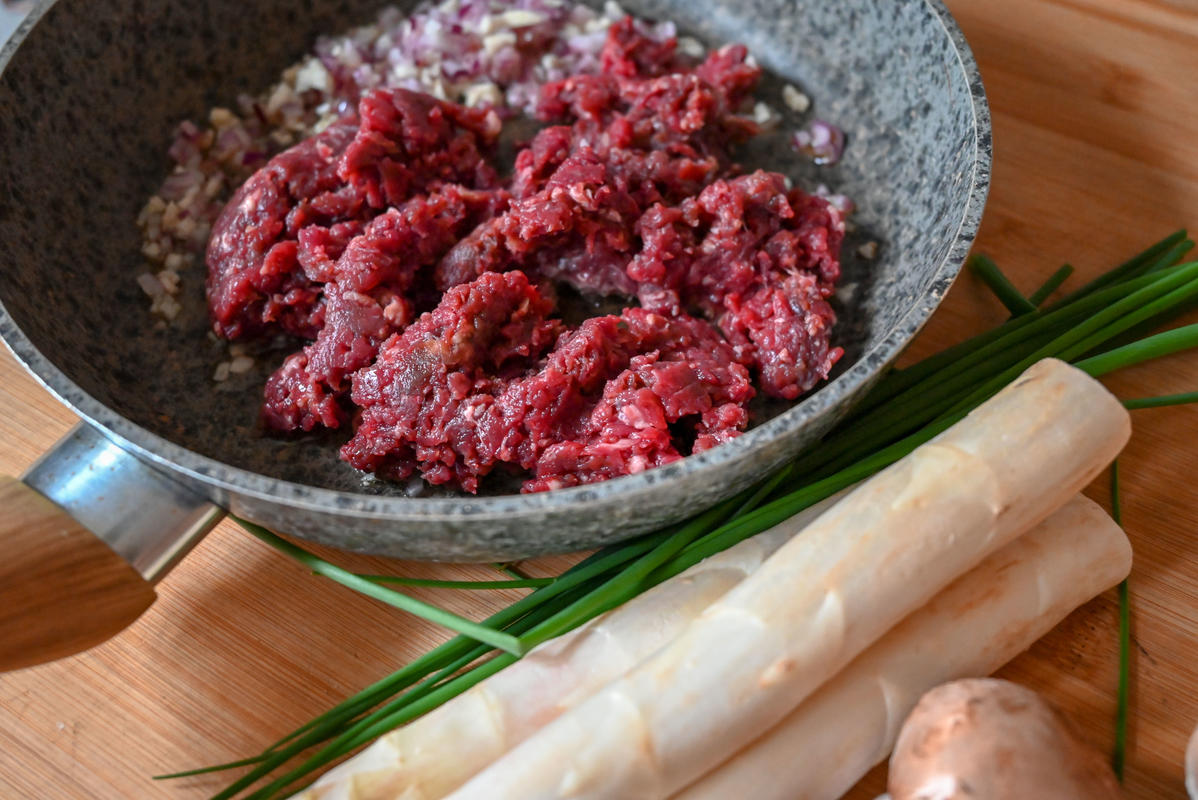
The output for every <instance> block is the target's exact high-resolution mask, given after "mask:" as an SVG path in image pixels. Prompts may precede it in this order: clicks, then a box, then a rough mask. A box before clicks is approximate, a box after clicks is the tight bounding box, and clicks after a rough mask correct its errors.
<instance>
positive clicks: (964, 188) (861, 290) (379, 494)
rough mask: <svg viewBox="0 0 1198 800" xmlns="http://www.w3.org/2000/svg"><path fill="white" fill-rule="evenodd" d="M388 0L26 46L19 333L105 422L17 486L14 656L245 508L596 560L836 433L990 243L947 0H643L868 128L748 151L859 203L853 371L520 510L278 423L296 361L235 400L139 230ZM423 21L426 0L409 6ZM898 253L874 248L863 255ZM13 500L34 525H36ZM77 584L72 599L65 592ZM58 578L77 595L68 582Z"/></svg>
mask: <svg viewBox="0 0 1198 800" xmlns="http://www.w3.org/2000/svg"><path fill="white" fill-rule="evenodd" d="M378 5H379V4H378V3H377V2H371V1H370V0H303V1H302V2H301V1H297V0H210V1H209V2H203V3H196V2H191V1H190V0H143V1H142V2H137V1H136V0H59V2H57V3H43V4H42V5H40V6H38V7H37V8H36V9H35V10H34V12H33V13H32V15H31V16H30V18H29V19H28V20H27V21H26V23H25V24H24V25H23V26H22V28H21V29H20V30H19V31H18V32H17V34H16V35H15V37H14V38H13V39H12V40H11V41H10V42H9V43H8V44H7V45H5V46H4V48H3V50H2V51H0V68H3V73H2V75H0V242H3V248H0V335H2V336H3V339H4V340H5V342H6V343H7V345H8V346H9V347H10V348H11V349H12V351H13V353H14V354H15V355H16V357H17V358H18V359H19V360H20V361H22V362H23V363H24V364H25V366H26V367H28V369H29V370H30V371H31V372H32V373H33V374H34V375H35V376H36V377H37V378H38V379H39V380H40V381H41V382H42V383H43V384H44V385H45V386H46V388H47V389H48V390H49V391H51V392H52V393H54V394H55V395H56V396H57V397H58V398H59V399H60V400H61V401H62V402H63V403H65V404H66V405H68V406H69V407H70V408H71V409H73V410H74V411H75V412H76V413H78V414H79V416H80V417H81V418H82V419H83V422H82V423H81V424H80V426H79V427H77V428H76V429H75V430H74V431H72V432H71V434H70V435H69V436H68V437H67V438H66V439H65V440H63V441H62V442H60V443H59V444H58V445H57V446H56V447H55V448H54V449H52V451H51V452H49V453H47V454H45V456H43V458H42V459H41V460H40V461H39V462H38V463H37V464H36V465H35V466H34V467H33V468H32V469H31V470H30V471H29V472H28V473H27V474H26V475H25V476H24V477H23V479H22V480H21V481H16V480H8V481H7V482H6V483H3V484H0V503H3V505H4V507H5V509H6V511H8V512H9V513H6V514H5V519H4V522H3V523H2V524H0V593H2V595H0V668H3V667H6V666H7V667H11V666H15V665H18V664H27V663H36V662H37V661H41V660H46V659H48V658H52V657H57V656H60V655H64V654H66V653H69V652H73V651H75V650H77V649H79V648H82V647H84V646H88V645H90V644H94V643H95V642H96V641H99V640H100V639H102V638H104V637H106V636H108V635H110V634H111V633H113V632H115V631H116V630H119V629H120V628H121V627H123V626H124V625H125V624H127V623H128V622H129V621H130V620H132V619H133V618H134V617H136V616H137V614H139V613H140V612H141V611H142V610H143V609H144V608H145V607H146V606H147V605H148V604H149V602H150V601H151V600H152V598H153V590H152V588H151V585H152V583H153V582H154V581H156V580H158V579H159V578H160V577H161V576H162V575H163V574H165V572H166V571H167V570H168V569H169V568H170V567H171V565H172V564H173V563H175V562H176V561H177V560H178V559H179V558H180V557H182V555H183V554H184V553H185V552H186V551H187V549H188V548H189V547H190V546H191V545H192V544H193V543H194V542H195V541H196V540H197V539H198V538H199V537H201V536H202V535H203V534H204V533H205V532H206V531H207V530H208V529H210V528H211V527H212V525H214V524H215V522H216V521H217V520H219V519H220V517H221V516H222V515H223V514H224V513H225V510H226V509H227V510H230V511H232V512H234V513H236V514H238V515H240V516H243V517H245V518H248V519H251V520H254V521H256V522H259V523H261V524H263V525H266V526H268V527H271V528H275V529H279V530H282V531H285V532H287V533H290V534H293V535H295V536H298V537H302V538H305V539H310V540H313V541H317V542H322V543H325V544H329V545H334V546H337V547H341V548H346V549H351V550H357V551H363V552H370V553H378V554H385V555H391V556H399V557H405V558H418V559H442V560H482V559H508V558H517V557H526V556H530V555H535V554H541V553H548V552H561V551H568V550H575V549H580V548H584V547H593V546H596V545H602V544H605V543H608V542H612V541H615V540H618V539H622V538H625V537H628V536H630V535H632V534H635V533H638V532H641V531H645V530H648V529H651V528H654V527H657V526H660V525H662V524H665V523H668V522H671V521H675V520H678V519H680V518H684V517H686V516H689V515H691V514H693V513H695V512H696V511H698V510H700V509H702V508H705V507H707V506H709V505H711V504H713V503H715V502H717V501H719V500H721V499H723V498H725V497H728V496H730V495H731V494H733V493H735V492H737V491H739V490H741V489H743V488H744V487H746V486H748V485H750V484H751V483H752V482H753V481H755V480H757V479H759V478H760V477H762V476H763V475H765V474H767V473H768V472H769V471H771V470H773V469H774V468H776V467H777V466H779V465H780V464H782V463H783V462H784V461H786V460H787V459H789V458H791V457H793V456H794V455H795V454H796V453H797V452H798V451H799V450H800V449H801V448H802V447H804V446H806V445H808V444H810V443H812V442H813V441H815V440H816V439H817V438H818V437H819V436H820V435H822V434H823V432H824V431H826V430H827V429H828V428H829V427H830V426H831V425H832V424H833V423H834V422H835V421H836V420H837V419H838V418H839V416H840V415H842V414H843V413H844V412H845V411H847V409H848V408H849V407H850V405H851V404H852V402H853V401H854V399H856V398H857V397H859V396H860V395H861V394H862V392H864V391H865V390H866V389H868V388H869V386H870V385H871V384H872V382H873V381H874V380H875V379H877V378H878V377H879V376H880V375H881V374H882V372H883V370H884V369H885V368H886V367H887V365H888V364H889V363H890V362H891V361H892V360H893V359H894V358H895V357H896V356H897V355H898V353H899V352H900V351H901V350H902V348H903V347H904V346H905V345H906V344H907V343H908V342H909V341H910V340H911V338H912V337H913V336H914V335H915V333H916V332H917V331H918V330H919V328H920V327H921V326H922V325H923V323H924V322H925V321H926V320H927V318H928V317H929V316H930V314H931V313H932V311H933V310H934V309H935V308H936V306H937V305H938V304H939V302H940V300H941V298H942V297H943V296H944V293H945V292H946V291H947V289H948V287H949V286H950V285H951V283H952V281H953V279H954V278H955V276H956V275H957V273H958V272H959V270H960V267H961V264H962V261H963V259H964V257H965V255H966V253H967V251H968V248H969V246H970V244H971V243H972V240H973V237H974V234H975V232H976V229H977V224H978V221H979V218H980V215H981V211H982V207H983V204H984V201H985V194H986V189H987V186H988V183H989V167H990V127H989V114H988V110H987V107H986V103H985V97H984V94H983V91H982V86H981V82H980V80H979V77H978V74H977V69H976V65H975V64H974V61H973V58H972V56H971V54H970V52H969V49H968V47H967V46H966V44H965V42H964V39H963V38H962V36H961V33H960V31H959V30H958V28H957V26H956V24H955V23H954V22H953V20H952V18H951V17H950V16H949V14H948V12H947V11H946V10H945V9H944V7H943V6H942V5H941V4H940V2H939V1H938V0H902V2H898V1H896V2H890V3H874V2H872V0H835V2H815V1H814V0H811V1H810V2H798V3H796V2H795V1H794V0H742V1H741V2H732V0H637V2H630V3H629V4H628V5H629V8H630V10H632V11H634V12H637V13H641V14H644V15H647V16H650V17H655V18H658V19H665V18H670V19H674V20H675V21H676V22H677V23H678V24H679V26H680V28H682V29H683V30H686V31H688V32H690V33H693V34H695V35H697V36H698V37H700V38H701V39H704V40H707V41H708V42H723V41H733V40H735V41H741V42H744V43H745V44H747V45H748V46H749V49H750V51H751V52H752V53H753V54H754V55H755V57H756V58H757V59H758V60H759V61H760V62H761V63H762V64H763V66H765V67H766V68H767V70H768V71H769V72H770V73H771V75H772V77H770V78H769V79H767V81H766V83H765V85H764V87H763V90H762V96H763V97H767V98H773V104H774V105H776V106H779V107H780V106H781V103H780V102H779V100H778V97H779V92H780V89H781V87H782V85H783V84H784V83H787V82H790V83H795V84H797V85H798V86H800V87H801V88H802V90H803V91H804V92H805V93H807V94H808V95H809V96H810V97H812V98H814V99H815V104H816V105H815V108H816V111H817V112H818V114H819V116H820V117H821V118H823V119H827V120H832V121H834V122H836V123H838V124H839V125H840V126H841V127H843V128H844V130H845V132H846V134H847V138H848V141H849V147H848V150H847V152H846V156H845V159H844V160H843V161H842V162H841V163H840V164H839V165H837V166H835V167H815V166H813V165H812V164H810V163H807V162H805V161H802V160H797V157H795V156H794V155H793V154H792V153H791V151H790V149H789V148H788V147H786V146H785V145H784V144H780V141H784V137H785V130H786V129H787V128H790V129H793V127H795V126H797V125H798V124H799V123H800V122H801V121H802V120H801V119H799V118H797V117H792V118H789V119H787V120H786V122H785V123H784V131H783V133H782V134H781V135H782V136H783V140H779V139H777V138H775V139H774V140H768V139H767V140H765V141H764V142H763V144H762V145H761V147H760V148H759V149H758V151H756V152H753V153H748V154H746V156H745V160H746V161H747V162H752V161H753V159H760V160H763V161H765V162H768V163H769V164H770V165H771V166H772V167H773V168H775V169H779V170H781V171H784V172H787V173H788V174H792V175H796V176H797V177H798V178H799V180H800V182H801V183H802V184H803V185H807V186H813V185H816V184H819V183H824V184H827V185H829V186H830V187H831V188H832V189H833V190H834V191H838V192H843V193H845V194H847V195H848V196H850V197H851V198H852V199H853V200H854V201H855V202H856V205H857V207H858V209H859V211H858V213H857V215H856V216H855V218H854V219H855V224H856V229H855V231H854V232H853V233H852V234H851V235H850V237H849V239H848V241H847V242H846V245H845V248H844V252H845V277H844V280H843V286H844V293H843V296H842V297H841V302H840V307H839V309H838V312H839V315H840V321H839V323H838V326H837V329H836V332H835V337H836V341H837V343H838V344H840V345H841V346H843V347H844V348H845V350H846V356H845V358H844V359H843V360H842V362H841V364H840V366H839V367H838V372H837V373H835V374H834V376H833V378H832V379H831V380H830V381H829V382H828V383H827V384H826V385H824V386H823V387H822V388H820V389H819V390H818V391H815V392H813V393H812V394H810V395H809V396H807V397H806V398H804V399H802V400H801V402H798V403H797V404H793V406H792V407H791V406H782V407H778V406H773V407H771V406H768V405H764V406H762V407H759V408H755V409H754V414H755V426H754V427H752V428H751V429H750V430H749V431H748V432H747V433H746V434H745V435H743V436H741V437H740V438H738V439H736V440H734V441H732V442H730V443H727V444H724V445H721V446H719V447H716V448H714V449H712V450H709V451H707V452H704V453H702V454H699V455H695V456H690V457H687V458H685V459H683V460H681V461H679V462H676V463H674V464H671V465H669V466H666V467H661V468H658V469H653V470H649V471H647V472H644V473H641V474H638V475H633V476H629V477H624V478H619V479H616V480H611V481H608V482H606V483H600V484H594V485H589V486H583V487H578V488H572V489H565V490H559V491H553V492H547V493H541V494H533V495H520V494H518V493H512V492H511V491H510V490H508V489H507V488H506V487H504V486H502V485H500V486H496V487H491V489H490V493H489V494H487V493H483V494H480V495H479V496H454V495H449V494H444V495H440V496H437V495H431V496H430V495H427V494H426V495H413V493H412V491H411V487H403V486H397V485H392V484H387V483H384V482H380V481H376V480H372V479H368V478H365V477H363V476H362V475H361V474H360V473H357V472H355V471H354V470H352V469H350V468H349V467H348V466H346V465H345V464H343V463H341V462H340V461H338V460H337V456H336V450H337V443H338V442H337V441H336V437H334V436H327V437H309V438H304V439H298V440H294V441H283V440H280V439H274V438H269V437H265V436H263V435H262V434H261V433H260V432H259V431H258V430H257V429H256V428H255V423H256V417H257V406H258V403H259V402H260V397H261V385H262V382H263V380H264V379H265V376H266V374H268V372H269V371H270V370H271V369H273V368H274V366H275V365H276V364H277V359H278V356H277V354H276V356H275V360H273V361H272V360H271V358H270V357H269V356H264V357H262V358H259V359H258V362H257V364H258V366H257V368H256V370H251V371H250V372H249V373H246V374H244V375H240V376H232V377H231V379H230V380H229V381H226V382H225V383H223V384H221V385H220V386H219V387H218V386H217V385H216V384H214V383H213V381H212V374H213V369H214V367H215V365H216V363H217V362H219V361H221V360H223V359H224V358H225V357H226V356H225V351H224V350H223V348H222V346H221V344H220V343H218V342H215V341H213V339H212V338H211V337H209V336H208V335H207V330H208V323H207V318H206V315H205V310H204V301H203V293H202V290H201V288H200V287H201V286H202V275H195V274H192V275H185V276H184V292H183V304H184V308H183V312H182V313H181V314H180V316H179V318H178V320H177V321H176V323H175V324H172V325H169V326H167V325H164V324H162V323H161V322H158V321H156V320H155V319H154V318H153V317H152V316H151V315H150V314H149V313H148V312H147V308H146V300H145V298H144V297H143V296H142V295H141V292H140V290H139V288H138V286H137V284H136V280H135V278H136V275H137V274H138V273H139V272H141V271H143V270H144V266H143V262H142V259H141V257H140V254H139V248H140V241H139V239H140V235H139V231H138V230H137V228H136V226H135V224H134V218H135V216H136V214H137V212H138V210H139V209H140V207H141V206H142V204H143V203H144V202H145V199H146V198H147V197H148V196H149V195H150V194H152V193H153V192H154V191H155V190H156V188H157V185H158V183H159V182H160V181H161V179H162V176H163V175H164V174H165V173H166V172H167V170H168V168H169V165H168V163H167V160H166V158H165V155H164V152H165V147H166V145H167V143H169V141H170V140H171V135H172V130H173V127H174V126H175V125H176V124H177V123H178V122H179V121H180V120H182V119H187V118H199V117H201V116H202V115H203V114H204V113H205V110H206V109H207V108H209V107H211V106H213V105H218V104H226V105H227V104H229V103H230V102H231V101H232V99H233V98H234V97H235V96H236V94H237V93H238V92H242V91H248V92H258V91H261V90H262V89H263V88H265V87H266V86H268V85H269V84H270V83H272V82H273V81H274V80H275V76H277V75H278V73H279V72H280V70H281V69H282V68H283V67H284V66H286V65H287V64H289V63H292V62H294V61H295V60H296V59H297V58H299V57H300V56H301V55H302V54H303V53H305V52H306V51H308V50H309V48H310V47H311V44H312V42H313V40H314V38H315V37H316V36H317V35H318V34H319V33H321V32H335V31H340V30H344V29H346V28H347V27H349V26H351V25H355V24H362V23H364V22H366V21H369V20H370V19H371V18H372V15H373V14H374V12H375V11H377V8H378ZM400 5H401V6H404V5H409V6H410V3H407V4H405V3H404V2H401V3H400ZM868 241H877V242H880V243H881V249H880V252H879V255H878V257H877V258H876V259H875V260H866V259H864V258H863V257H859V256H858V255H857V254H856V251H857V249H858V247H859V245H861V244H862V243H864V242H868ZM14 512H15V513H14ZM66 570H70V573H69V574H70V575H71V578H70V586H71V587H72V588H71V591H65V590H64V587H62V581H49V580H48V579H47V577H46V576H50V575H61V574H64V571H66ZM45 587H49V588H50V589H52V591H46V590H45Z"/></svg>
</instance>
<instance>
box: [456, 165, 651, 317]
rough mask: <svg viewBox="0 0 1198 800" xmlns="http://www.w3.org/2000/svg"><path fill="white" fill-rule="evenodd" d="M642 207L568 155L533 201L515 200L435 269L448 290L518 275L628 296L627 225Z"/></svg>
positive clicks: (600, 171)
mask: <svg viewBox="0 0 1198 800" xmlns="http://www.w3.org/2000/svg"><path fill="white" fill-rule="evenodd" d="M640 210H641V209H640V206H639V205H638V204H637V203H636V201H635V200H634V199H633V198H632V197H631V196H630V195H629V194H628V193H627V192H624V191H622V190H621V189H620V188H619V187H618V186H616V185H614V184H613V183H612V181H610V180H609V172H608V169H607V167H606V166H605V165H604V164H603V162H602V161H601V160H600V159H599V158H598V156H596V155H595V153H594V152H592V151H590V150H588V149H582V150H579V151H578V152H576V153H574V154H572V155H571V156H570V157H569V158H567V159H566V160H565V161H564V162H562V164H560V165H559V166H558V167H557V168H556V169H555V170H554V171H553V174H552V176H551V177H550V179H549V181H548V182H547V183H546V185H545V187H544V188H543V189H542V190H541V191H539V192H537V193H536V194H534V195H532V196H530V197H525V198H522V199H518V200H514V201H512V203H511V206H510V208H509V209H508V210H507V212H506V213H504V214H501V215H499V216H497V217H495V218H494V219H492V220H490V221H489V222H486V223H484V224H483V225H481V226H479V227H478V228H477V229H476V230H475V231H473V232H472V233H471V234H470V235H469V236H468V237H466V238H465V239H463V240H462V241H461V242H459V243H458V244H457V245H456V246H455V247H454V248H453V249H452V250H450V251H449V253H447V254H446V256H445V258H444V259H442V261H441V263H440V264H438V265H437V269H436V284H437V287H438V288H440V289H447V288H449V287H451V286H456V285H457V284H460V283H465V282H468V281H472V280H474V279H475V278H476V277H477V276H478V275H480V274H482V273H484V272H495V271H502V270H509V269H520V270H523V271H525V272H529V273H532V274H535V275H537V276H538V277H540V278H547V277H548V278H562V279H565V280H568V281H569V282H570V283H571V284H573V285H575V286H577V287H579V288H581V289H585V290H589V291H594V292H598V293H604V294H607V293H623V294H632V293H633V292H634V291H635V289H636V287H635V284H633V283H632V282H631V281H629V279H628V278H627V275H626V274H625V270H624V267H625V265H626V264H627V263H628V260H629V258H631V256H632V253H633V252H634V249H635V240H634V236H633V232H632V224H633V223H634V222H635V220H636V219H637V217H638V216H639V215H640Z"/></svg>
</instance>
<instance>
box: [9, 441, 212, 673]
mask: <svg viewBox="0 0 1198 800" xmlns="http://www.w3.org/2000/svg"><path fill="white" fill-rule="evenodd" d="M0 508H3V509H4V511H5V514H4V515H3V517H0V671H2V670H8V669H17V668H20V667H26V666H31V665H34V664H40V663H43V662H45V661H50V660H53V659H55V658H61V657H63V656H66V655H71V654H72V653H76V652H79V651H80V650H84V649H86V648H88V647H92V646H94V645H97V644H99V643H100V642H102V641H104V640H105V639H108V638H109V637H111V636H113V635H114V634H116V633H117V632H119V631H120V630H121V629H123V628H124V627H125V626H127V625H128V624H129V623H131V622H132V621H133V620H135V619H136V618H137V617H138V616H140V615H141V613H142V612H143V611H144V610H145V609H146V608H148V607H149V605H150V603H151V602H153V599H154V596H155V595H154V590H153V584H154V583H155V582H157V581H158V580H159V579H160V578H161V577H162V576H163V575H165V574H166V572H167V571H168V570H170V568H171V567H172V566H174V565H175V564H176V563H177V562H178V561H179V559H180V558H182V557H183V555H184V554H186V553H187V551H188V550H190V549H191V547H192V546H193V545H194V544H195V543H196V542H198V541H199V540H200V538H201V537H202V536H203V535H204V534H205V533H207V532H208V531H209V530H211V529H212V527H213V526H214V525H215V524H216V523H217V522H218V521H220V519H221V517H222V516H223V515H224V513H225V512H224V510H223V509H221V508H219V507H218V506H216V505H214V504H212V503H211V502H210V501H209V500H208V499H207V498H205V497H203V496H201V495H199V494H196V493H195V492H194V491H192V490H191V489H189V488H187V487H185V486H183V485H182V484H180V483H179V482H177V481H175V480H174V479H172V478H170V477H168V476H166V475H165V474H163V473H161V472H158V471H157V470H155V469H154V468H152V467H150V466H148V465H147V464H146V463H145V462H144V461H141V460H139V459H137V458H136V457H134V456H133V455H130V454H129V453H127V452H125V451H124V450H123V449H121V448H120V447H119V446H118V445H116V444H115V443H113V442H112V441H110V440H109V439H107V438H106V437H104V436H103V435H102V434H100V433H99V432H98V431H96V429H95V428H93V427H91V426H90V425H87V424H85V423H81V424H79V425H77V426H75V428H74V429H73V430H72V431H71V432H70V433H68V434H67V435H66V436H65V437H64V438H63V439H61V440H60V441H59V442H58V443H57V444H56V445H55V446H54V447H53V448H52V449H51V450H50V451H49V452H47V453H46V454H45V455H44V456H42V458H41V459H40V460H38V462H37V463H36V464H34V465H33V466H32V467H31V468H30V469H29V471H28V472H26V473H25V475H24V476H23V478H22V480H21V481H16V480H14V479H12V478H0Z"/></svg>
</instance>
